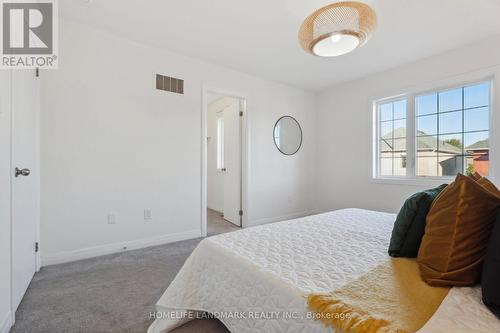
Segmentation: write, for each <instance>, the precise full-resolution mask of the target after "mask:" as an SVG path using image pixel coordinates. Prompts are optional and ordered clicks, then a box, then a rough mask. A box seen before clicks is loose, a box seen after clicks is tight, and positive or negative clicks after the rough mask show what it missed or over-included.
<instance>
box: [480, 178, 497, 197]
mask: <svg viewBox="0 0 500 333" xmlns="http://www.w3.org/2000/svg"><path fill="white" fill-rule="evenodd" d="M476 181H477V183H478V184H479V185H481V186H482V187H484V188H485V189H487V190H488V191H490V192H491V193H493V194H494V195H496V196H497V197H500V190H498V188H497V187H496V186H495V184H493V183H492V182H490V181H489V180H488V179H487V178H485V177H481V178H480V179H478V180H476Z"/></svg>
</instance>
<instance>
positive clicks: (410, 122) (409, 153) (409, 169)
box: [406, 95, 417, 177]
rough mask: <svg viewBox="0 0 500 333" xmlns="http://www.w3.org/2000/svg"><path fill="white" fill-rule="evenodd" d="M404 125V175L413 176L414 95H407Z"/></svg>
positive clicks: (414, 144) (414, 174) (414, 172)
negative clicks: (405, 129) (405, 128)
mask: <svg viewBox="0 0 500 333" xmlns="http://www.w3.org/2000/svg"><path fill="white" fill-rule="evenodd" d="M406 127H407V131H406V163H407V165H406V176H407V177H415V176H416V161H417V159H416V151H417V147H416V139H415V138H416V134H417V132H416V111H415V95H409V96H408V101H407V118H406Z"/></svg>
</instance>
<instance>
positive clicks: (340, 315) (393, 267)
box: [308, 258, 449, 333]
mask: <svg viewBox="0 0 500 333" xmlns="http://www.w3.org/2000/svg"><path fill="white" fill-rule="evenodd" d="M448 291H449V288H443V287H431V286H429V285H427V284H426V283H425V282H423V281H422V279H421V278H420V274H419V271H418V264H417V262H416V261H415V260H411V259H403V258H391V260H390V261H387V262H386V263H383V264H381V265H379V266H378V267H376V268H375V269H373V270H372V271H370V272H369V273H367V274H366V275H364V276H362V277H361V278H359V279H357V280H355V281H353V282H351V283H349V284H347V285H346V286H344V287H342V288H341V289H338V290H335V291H333V292H331V293H328V294H311V295H309V296H308V305H309V308H310V310H311V311H314V312H317V313H318V316H317V317H318V319H319V320H321V321H323V322H324V323H325V324H327V325H330V326H332V327H334V328H336V329H340V330H342V331H344V332H347V333H411V332H416V331H418V330H419V329H420V328H422V327H423V326H424V324H425V323H426V322H427V321H428V320H429V319H430V318H431V317H432V315H433V314H434V313H435V312H436V310H437V309H438V307H439V305H440V304H441V302H442V301H443V299H444V298H445V297H446V295H447V294H448Z"/></svg>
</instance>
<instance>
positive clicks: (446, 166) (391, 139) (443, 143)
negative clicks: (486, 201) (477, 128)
mask: <svg viewBox="0 0 500 333" xmlns="http://www.w3.org/2000/svg"><path fill="white" fill-rule="evenodd" d="M416 146H417V155H416V158H417V161H416V168H417V170H416V172H417V175H418V176H429V177H435V176H454V175H456V174H457V173H459V172H460V173H464V172H465V173H473V172H474V171H477V172H479V173H480V174H481V175H484V176H486V175H488V171H489V170H488V165H489V142H488V140H482V141H479V142H476V143H474V144H473V145H470V146H468V147H466V148H465V150H463V145H462V142H461V141H458V140H457V141H452V140H438V137H437V136H435V135H428V134H426V133H425V132H422V131H417V140H416ZM379 149H380V157H381V162H380V170H381V175H395V176H404V175H406V128H403V127H401V128H397V129H395V130H394V131H392V132H390V133H386V134H385V135H383V136H382V141H381V142H380V148H379ZM464 158H465V164H464ZM464 169H465V170H464Z"/></svg>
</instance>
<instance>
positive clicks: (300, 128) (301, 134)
mask: <svg viewBox="0 0 500 333" xmlns="http://www.w3.org/2000/svg"><path fill="white" fill-rule="evenodd" d="M283 118H291V119H293V121H295V123H297V126H299V130H300V144H299V146H298V147H297V150H295V151H294V152H293V153H291V154H287V153H285V152H284V151H282V150H281V149H280V147H278V144H277V143H276V139H275V138H274V131H275V129H276V126H277V125H278V123H279V122H280V120H281V119H283ZM303 140H304V132H303V131H302V126H300V123H299V122H298V121H297V119H295V118H294V117H292V116H282V117H280V118H279V119H278V120H277V121H276V123H275V124H274V127H273V142H274V145H275V146H276V148H277V149H278V151H279V152H280V153H282V154H283V155H286V156H292V155H295V154H297V152H298V151H299V150H300V148H301V147H302V141H303Z"/></svg>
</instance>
